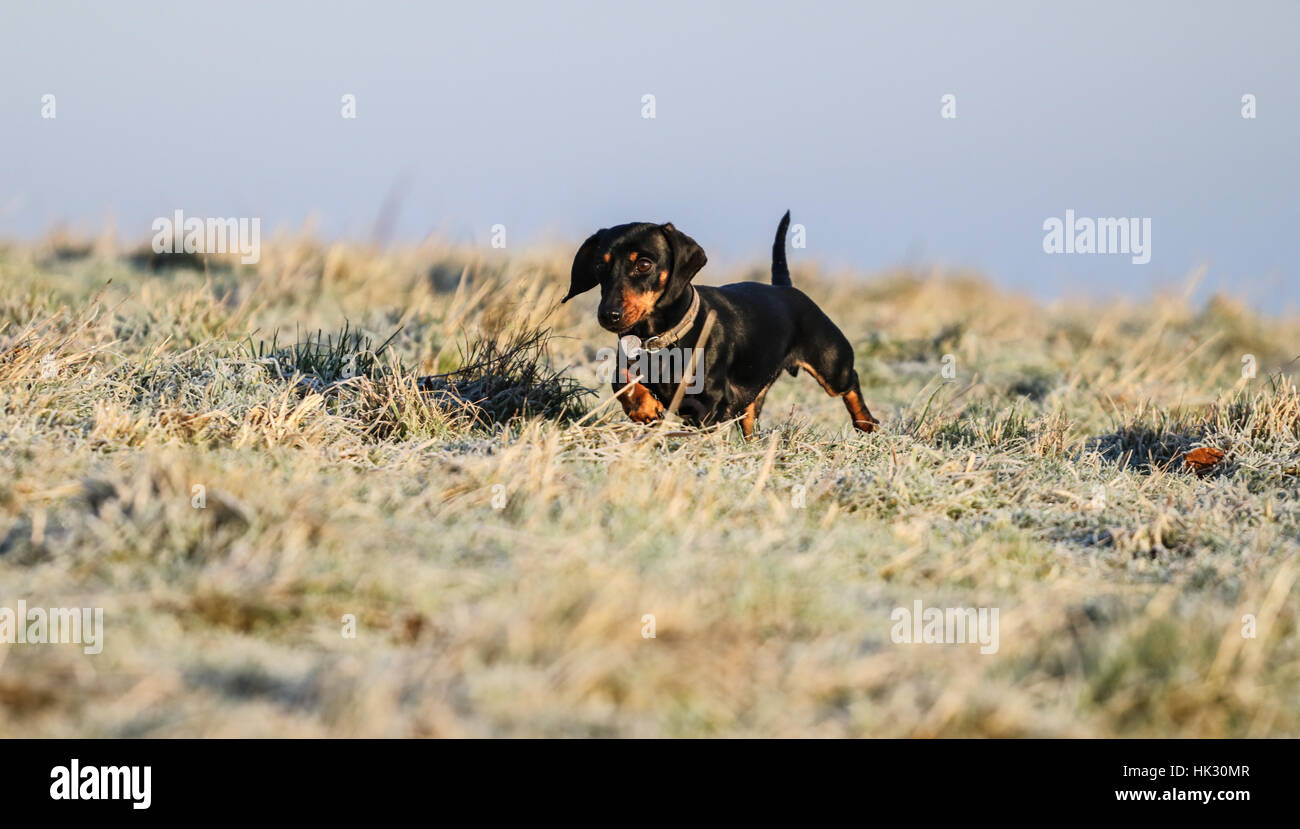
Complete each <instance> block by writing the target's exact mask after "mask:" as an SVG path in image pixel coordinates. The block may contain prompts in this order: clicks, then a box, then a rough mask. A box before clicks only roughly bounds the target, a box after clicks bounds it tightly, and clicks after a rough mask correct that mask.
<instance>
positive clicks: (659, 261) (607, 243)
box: [563, 222, 708, 334]
mask: <svg viewBox="0 0 1300 829" xmlns="http://www.w3.org/2000/svg"><path fill="white" fill-rule="evenodd" d="M707 261H708V257H706V256H705V255H704V249H703V248H701V247H700V246H699V245H698V244H697V243H696V242H695V240H694V239H692V238H691V237H689V236H687V235H686V234H685V233H682V232H681V231H680V230H678V229H677V228H675V227H673V226H672V223H671V222H670V223H668V224H662V225H657V224H651V223H648V222H635V223H632V224H625V225H618V226H617V227H610V228H605V229H603V230H598V231H596V232H595V233H593V234H592V235H591V237H590V238H588V239H587V241H585V242H583V243H582V247H580V248H578V253H577V255H576V256H574V257H573V271H572V273H571V275H570V282H569V293H568V295H567V296H565V297H564V300H563V301H564V302H568V301H569V300H570V299H572V298H573V297H575V296H577V295H578V294H581V293H584V292H586V291H590V290H591V289H592V288H594V287H596V286H597V285H599V286H600V310H599V311H598V312H597V315H596V316H597V319H598V320H599V321H600V324H601V327H603V328H605V329H607V330H609V331H613V332H614V333H616V334H622V333H624V332H626V331H628V330H630V329H631V328H632V327H633V326H634V325H636V324H637V323H638V322H641V321H642V320H644V319H646V318H647V317H648V316H650V314H652V313H653V312H654V309H655V308H656V306H660V305H663V306H667V305H669V304H671V303H672V302H673V301H674V300H676V299H677V298H678V297H680V296H681V295H682V292H683V291H685V290H686V288H687V286H688V285H690V282H691V279H693V278H694V277H695V274H697V273H699V271H700V268H702V267H704V263H705V262H707Z"/></svg>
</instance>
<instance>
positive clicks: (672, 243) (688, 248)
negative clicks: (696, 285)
mask: <svg viewBox="0 0 1300 829" xmlns="http://www.w3.org/2000/svg"><path fill="white" fill-rule="evenodd" d="M659 229H660V230H662V231H663V233H664V236H665V237H666V238H667V239H668V249H669V250H671V251H672V252H673V279H674V280H681V281H682V282H689V281H690V280H691V279H693V278H695V274H697V273H699V272H700V268H702V267H704V264H705V263H706V262H708V261H709V257H707V256H705V255H704V248H702V247H700V245H699V243H698V242H696V241H695V240H694V239H692V238H691V237H689V236H687V235H686V234H685V233H682V232H681V231H680V230H678V229H677V228H675V227H673V223H672V222H668V223H667V224H664V225H660V226H659Z"/></svg>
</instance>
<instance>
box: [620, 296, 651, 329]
mask: <svg viewBox="0 0 1300 829" xmlns="http://www.w3.org/2000/svg"><path fill="white" fill-rule="evenodd" d="M659 296H660V294H659V292H658V291H646V292H645V293H639V292H637V291H628V290H624V291H623V301H622V305H623V320H622V321H623V324H624V325H627V326H632V325H636V324H637V323H638V322H640V321H641V320H643V319H645V318H646V317H648V316H649V315H650V314H651V313H652V312H653V311H654V309H655V303H656V302H658V301H659Z"/></svg>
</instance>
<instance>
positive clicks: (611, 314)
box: [600, 308, 623, 325]
mask: <svg viewBox="0 0 1300 829" xmlns="http://www.w3.org/2000/svg"><path fill="white" fill-rule="evenodd" d="M600 315H601V316H602V317H604V319H603V320H602V321H603V322H607V323H609V324H611V325H617V324H618V322H619V320H621V319H623V312H622V311H620V310H619V309H617V308H613V309H611V310H608V311H602V312H601V314H600Z"/></svg>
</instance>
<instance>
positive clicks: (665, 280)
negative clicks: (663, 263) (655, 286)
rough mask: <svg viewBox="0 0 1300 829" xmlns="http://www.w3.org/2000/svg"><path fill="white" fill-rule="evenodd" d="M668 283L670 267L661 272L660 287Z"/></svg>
mask: <svg viewBox="0 0 1300 829" xmlns="http://www.w3.org/2000/svg"><path fill="white" fill-rule="evenodd" d="M667 284H668V269H667V268H664V269H663V270H662V271H660V272H659V287H660V288H662V287H663V286H664V285H667Z"/></svg>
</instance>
